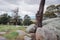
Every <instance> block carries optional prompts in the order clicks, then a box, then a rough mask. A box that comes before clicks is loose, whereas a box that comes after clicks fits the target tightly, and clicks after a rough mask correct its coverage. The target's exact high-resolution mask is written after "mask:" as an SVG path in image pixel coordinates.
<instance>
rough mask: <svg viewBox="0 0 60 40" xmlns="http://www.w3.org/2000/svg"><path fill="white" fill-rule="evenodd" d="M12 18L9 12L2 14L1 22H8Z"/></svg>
mask: <svg viewBox="0 0 60 40" xmlns="http://www.w3.org/2000/svg"><path fill="white" fill-rule="evenodd" d="M10 18H11V17H10V16H9V15H8V14H7V13H5V14H2V15H0V24H7V23H8V22H9V21H10Z"/></svg>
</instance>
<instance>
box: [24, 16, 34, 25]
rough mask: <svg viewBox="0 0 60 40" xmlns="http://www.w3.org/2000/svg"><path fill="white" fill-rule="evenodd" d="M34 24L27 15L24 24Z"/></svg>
mask: <svg viewBox="0 0 60 40" xmlns="http://www.w3.org/2000/svg"><path fill="white" fill-rule="evenodd" d="M32 23H33V22H32V21H31V18H30V17H29V16H28V15H25V17H24V21H23V24H24V25H30V24H32Z"/></svg>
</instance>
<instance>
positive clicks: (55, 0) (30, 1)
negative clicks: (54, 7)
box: [0, 0, 60, 16]
mask: <svg viewBox="0 0 60 40" xmlns="http://www.w3.org/2000/svg"><path fill="white" fill-rule="evenodd" d="M40 1H41V0H0V11H8V12H9V11H12V10H13V9H15V8H16V7H19V9H20V10H19V14H20V15H21V16H24V15H26V14H28V15H29V16H35V14H36V13H37V11H38V10H39V9H38V8H39V4H40ZM51 4H60V0H46V4H45V9H44V10H46V7H47V6H49V5H51ZM10 13H11V12H10Z"/></svg>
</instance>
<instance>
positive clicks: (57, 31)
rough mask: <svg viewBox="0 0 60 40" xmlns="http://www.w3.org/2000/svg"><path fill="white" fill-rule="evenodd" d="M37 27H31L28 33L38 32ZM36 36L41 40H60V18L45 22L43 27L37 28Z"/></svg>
mask: <svg viewBox="0 0 60 40" xmlns="http://www.w3.org/2000/svg"><path fill="white" fill-rule="evenodd" d="M36 28H37V27H35V25H31V26H29V27H28V28H27V29H28V30H27V32H30V31H34V30H36ZM36 34H38V35H40V36H37V38H38V37H40V38H41V39H43V38H44V40H45V39H49V40H52V39H53V38H54V40H55V39H56V40H60V18H52V19H48V20H44V21H43V27H42V28H40V29H39V28H37V31H36Z"/></svg>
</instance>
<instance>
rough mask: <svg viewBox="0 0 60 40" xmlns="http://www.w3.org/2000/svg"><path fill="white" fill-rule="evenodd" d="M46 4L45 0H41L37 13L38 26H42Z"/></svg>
mask: <svg viewBox="0 0 60 40" xmlns="http://www.w3.org/2000/svg"><path fill="white" fill-rule="evenodd" d="M44 5H45V0H41V3H40V7H39V11H38V12H37V14H36V21H37V23H36V25H37V27H42V20H43V11H44Z"/></svg>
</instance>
